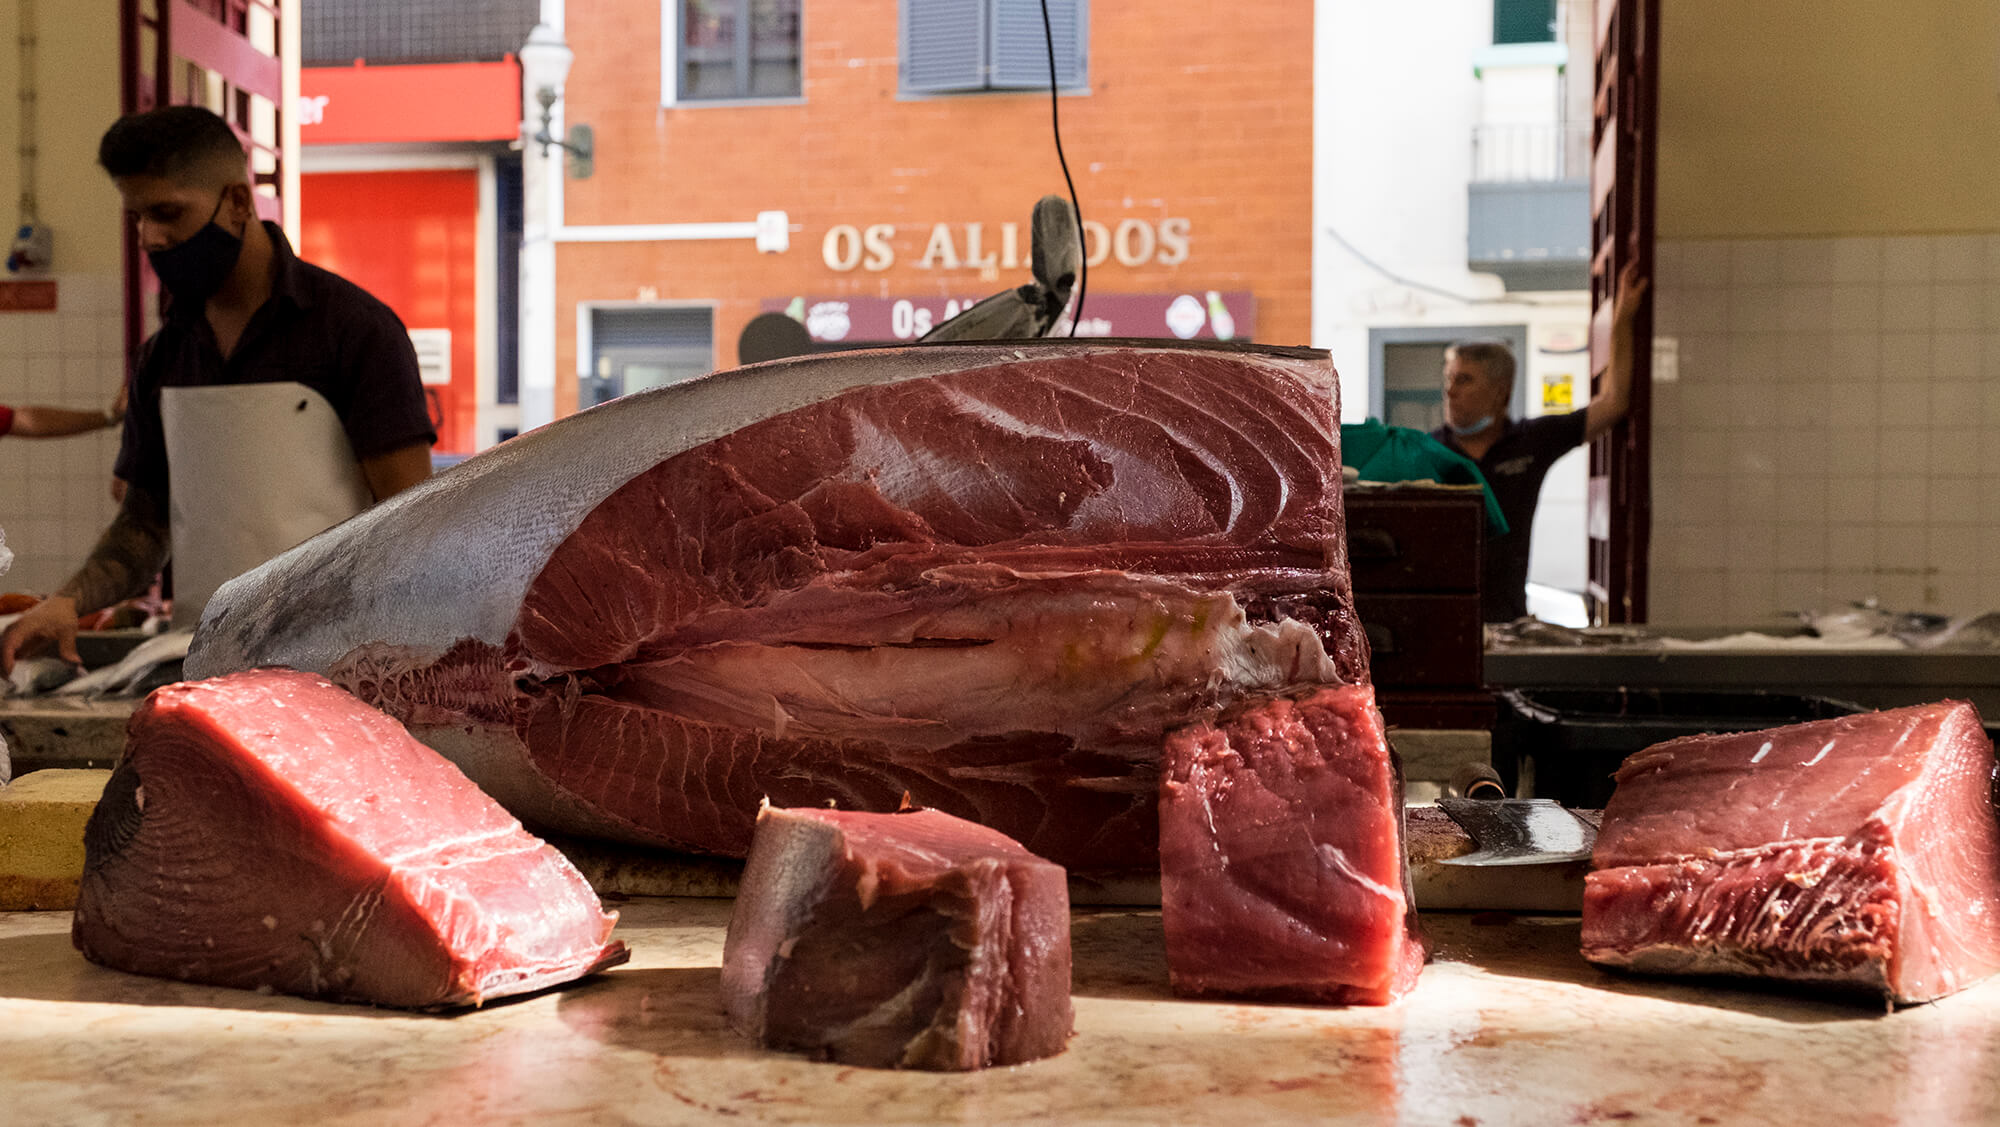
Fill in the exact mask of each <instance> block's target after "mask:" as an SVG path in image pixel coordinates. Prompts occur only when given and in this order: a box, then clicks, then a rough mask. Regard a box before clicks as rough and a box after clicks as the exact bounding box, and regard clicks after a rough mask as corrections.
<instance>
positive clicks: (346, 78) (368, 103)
mask: <svg viewBox="0 0 2000 1127" xmlns="http://www.w3.org/2000/svg"><path fill="white" fill-rule="evenodd" d="M299 101H300V103H301V104H300V106H299V139H300V141H301V142H302V143H303V144H307V145H353V144H365V143H381V142H389V141H508V140H512V139H513V138H515V137H517V136H519V135H520V132H521V68H520V65H519V64H518V63H516V62H515V61H514V60H513V59H511V58H510V59H507V60H505V61H502V62H497V63H425V64H418V65H411V66H386V67H371V66H367V65H365V64H362V63H356V64H355V65H353V66H351V67H306V68H303V69H302V70H300V72H299Z"/></svg>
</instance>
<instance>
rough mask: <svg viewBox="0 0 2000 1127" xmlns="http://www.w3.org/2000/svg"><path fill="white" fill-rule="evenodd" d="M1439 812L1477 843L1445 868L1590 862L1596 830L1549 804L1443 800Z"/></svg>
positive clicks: (1539, 800) (1529, 800)
mask: <svg viewBox="0 0 2000 1127" xmlns="http://www.w3.org/2000/svg"><path fill="white" fill-rule="evenodd" d="M1438 808H1439V809H1440V810H1443V811H1444V812H1445V813H1446V814H1447V815H1449V816H1450V818H1451V820H1452V821H1454V822H1457V823H1458V824H1459V827H1460V828H1461V829H1463V830H1464V831H1465V832H1466V833H1467V834H1468V835H1470V836H1471V838H1472V843H1473V845H1474V846H1475V847H1476V848H1475V849H1474V850H1473V851H1472V852H1471V853H1467V854H1465V855H1463V856H1459V857H1447V858H1443V859H1441V860H1440V862H1439V863H1440V864H1445V865H1548V864H1559V863H1567V862H1571V861H1587V860H1589V859H1590V851H1591V850H1592V849H1593V848H1595V847H1596V845H1597V827H1596V826H1593V825H1591V824H1590V823H1589V822H1587V821H1585V820H1584V819H1582V818H1579V817H1577V816H1576V814H1575V813H1573V812H1571V811H1570V810H1569V809H1568V808H1566V807H1564V806H1563V805H1562V804H1561V803H1559V802H1556V801H1554V800H1552V799H1547V798H1497V799H1495V798H1440V799H1438Z"/></svg>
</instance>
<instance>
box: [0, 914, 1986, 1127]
mask: <svg viewBox="0 0 2000 1127" xmlns="http://www.w3.org/2000/svg"><path fill="white" fill-rule="evenodd" d="M617 907H618V908H619V909H620V911H621V913H622V916H623V918H622V920H621V922H620V925H619V930H618V934H619V936H620V937H622V938H623V939H624V940H625V941H626V942H627V943H628V944H630V945H631V947H632V948H633V952H634V955H633V959H632V962H631V963H630V964H628V965H626V966H623V967H619V968H617V969H615V970H612V971H610V972H608V973H606V974H604V975H601V976H599V977H597V978H595V979H592V980H590V981H588V982H585V983H581V984H576V985H573V986H571V987H569V988H567V989H564V990H560V991H555V992H550V993H544V994H541V995H537V996H533V997H529V998H525V999H517V1000H511V1001H508V1002H502V1003H498V1004H495V1005H492V1006H489V1007H488V1008H486V1009H483V1010H477V1011H471V1012H466V1013H462V1014H458V1015H455V1016H425V1015H413V1014H405V1013H400V1012H396V1011H388V1010H371V1009H366V1008H360V1007H351V1006H337V1005H330V1004H322V1003H316V1002H308V1001H303V1000H300V999H294V998H285V997H270V996H260V995H257V994H253V993H248V992H244V991H234V990H222V989H214V988H209V987H199V986H189V985H184V984H181V983H174V982H167V981H163V980H156V979H147V978H139V977H134V976H130V975H124V974H120V973H117V972H115V971H109V970H104V969H102V968H99V967H96V966H93V965H91V964H89V963H86V962H85V961H84V960H83V958H82V957H81V956H80V955H78V954H77V953H76V951H75V950H73V949H72V948H71V946H70V942H69V916H68V914H67V913H10V914H0V1120H4V1121H5V1122H8V1123H20V1124H24V1125H26V1124H38V1125H39V1124H63V1123H93V1124H95V1123H117V1124H152V1123H161V1124H168V1123H220V1122H231V1123H235V1122H241V1123H257V1124H268V1123H307V1122H310V1123H331V1124H344V1123H355V1124H361V1123H367V1124H447V1125H450V1127H463V1125H470V1124H484V1123H509V1122H522V1123H529V1122H532V1123H536V1124H570V1123H629V1124H670V1123H716V1122H735V1123H762V1122H772V1123H824V1124H839V1123H869V1124H892V1123H980V1124H989V1123H1065V1124H1072V1123H1228V1124H1232V1125H1235V1124H1251V1123H1265V1122H1271V1123H1303V1122H1318V1123H1411V1124H1444V1125H1450V1127H1480V1125H1492V1124H1536V1125H1541V1124H1587V1123H1673V1124H1728V1125H1731V1127H1736V1125H1750V1124H1784V1125H1787V1127H1791V1125H1795V1124H1814V1123H1827V1124H1832V1123H1839V1124H1843V1125H1845V1124H1892V1123H1908V1124H1925V1125H1929V1124H1948V1123H1966V1122H1975V1121H1993V1120H1995V1119H1997V1118H2000V1082H1996V1081H1994V1080H1993V1078H1992V1076H1993V1073H1994V1070H1995V1068H1996V1065H2000V982H1993V983H1988V984H1987V985H1986V986H1983V987H1979V988H1975V989H1973V990H1971V991H1968V992H1966V993H1963V994H1960V995H1958V996H1956V997H1952V998H1948V999H1945V1000H1944V1001H1942V1002H1939V1003H1937V1004H1934V1005H1930V1006H1922V1007H1916V1008H1913V1009H1908V1010H1903V1011H1899V1012H1896V1013H1885V1012H1884V1011H1883V1010H1882V1009H1880V1008H1879V1007H1870V1006H1868V1005H1866V1004H1862V1005H1854V1004H1847V1003H1839V1002H1832V1001H1825V1000H1815V999H1811V998H1805V997H1799V996H1794V995H1785V994H1776V993H1768V992H1760V991H1755V990H1745V989H1738V988H1733V987H1729V986H1716V985H1709V986H1691V985H1685V984H1679V983H1671V982H1663V981H1653V980H1644V979H1636V978H1625V977H1619V976H1615V975H1613V974H1610V973H1608V972H1603V971H1599V970H1597V969H1595V968H1593V967H1590V966H1589V965H1587V964H1585V963H1584V962H1583V961H1582V960H1581V959H1580V958H1579V957H1578V956H1577V954H1576V947H1577V923H1576V921H1575V919H1574V918H1573V917H1572V918H1568V919H1563V918H1540V919H1537V918H1515V917H1506V916H1468V915H1464V914H1451V913H1431V914H1429V915H1427V916H1426V917H1425V927H1426V930H1427V932H1428V933H1429V935H1430V936H1431V940H1432V944H1433V947H1434V951H1435V956H1436V958H1435V961H1434V962H1433V963H1432V964H1431V965H1430V966H1429V967H1428V968H1427V969H1426V970H1425V972H1424V976H1423V979H1422V981H1421V983H1420V984H1419V986H1418V987H1417V989H1416V991H1415V992H1414V993H1412V994H1411V995H1410V996H1409V997H1408V998H1406V999H1404V1000H1403V1001H1402V1002H1401V1003H1399V1004H1397V1005H1395V1006H1389V1007H1383V1008H1354V1009H1314V1008H1304V1007H1289V1006H1269V1005H1226V1004H1215V1003H1193V1002H1182V1001H1178V1000H1175V999H1173V998H1172V997H1171V995H1170V994H1169V993H1168V992H1167V984H1166V963H1165V957H1164V954H1163V951H1162V944H1161V938H1160V930H1159V916H1158V913H1157V912H1153V911H1144V910H1121V909H1083V910H1079V911H1078V912H1077V913H1076V918H1075V925H1074V945H1075V956H1076V977H1075V991H1074V992H1075V996H1076V1015H1077V1017H1076V1036H1075V1038H1074V1039H1073V1040H1072V1041H1071V1042H1070V1047H1069V1049H1068V1051H1066V1052H1065V1053H1063V1054H1062V1055H1061V1056H1058V1057H1055V1058H1052V1059H1049V1060H1046V1061H1040V1062H1037V1063H1034V1064H1029V1065H1023V1066H1019V1067H1015V1068H1004V1069H993V1070H989V1071H986V1072H980V1073H970V1074H939V1073H910V1072H882V1071H871V1070H867V1069H856V1068H849V1067H844V1066H839V1065H831V1064H823V1063H817V1062H813V1061H808V1060H805V1059H802V1058H799V1057H795V1056H790V1055H785V1054H778V1053H769V1052H764V1051H761V1050H758V1049H755V1048H752V1047H751V1046H750V1045H749V1044H748V1043H747V1042H745V1041H743V1040H741V1039H739V1038H738V1037H736V1036H735V1035H734V1034H733V1033H731V1032H730V1030H729V1028H728V1026H727V1024H726V1023H725V1021H724V1019H723V1017H722V1014H721V1012H720V1004H719V1001H718V993H717V991H718V985H719V971H718V967H719V965H720V961H721V951H722V934H723V928H724V927H725V925H726V924H727V922H728V913H729V909H730V903H729V901H726V900H697V899H638V898H635V899H632V900H629V901H626V902H624V903H622V904H619V905H617Z"/></svg>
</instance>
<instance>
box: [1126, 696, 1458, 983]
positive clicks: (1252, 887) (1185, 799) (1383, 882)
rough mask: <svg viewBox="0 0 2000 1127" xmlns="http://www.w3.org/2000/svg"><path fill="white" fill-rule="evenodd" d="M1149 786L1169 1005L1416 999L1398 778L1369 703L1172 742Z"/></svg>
mask: <svg viewBox="0 0 2000 1127" xmlns="http://www.w3.org/2000/svg"><path fill="white" fill-rule="evenodd" d="M1161 771H1162V775H1163V778H1162V780H1161V787H1160V914H1161V920H1162V922H1163V923H1164V924H1165V926H1166V933H1167V968H1168V972H1169V976H1170V978H1171V981H1172V983H1173V988H1174V991H1175V993H1178V994H1186V995H1195V996H1201V995H1220V996H1226V997H1243V998H1265V999H1273V1000H1298V1001H1307V1002H1341V1003H1346V1002H1360V1003H1367V1004H1373V1005H1381V1004H1383V1003H1387V1002H1391V1001H1394V1000H1395V999H1396V998H1398V997H1400V996H1402V995H1403V994H1405V993H1407V992H1408V991H1409V990H1410V988H1411V987H1413V986H1415V985H1416V981H1417V974H1418V972H1419V971H1420V970H1422V969H1423V962H1424V950H1423V942H1422V940H1421V939H1420V938H1419V937H1418V935H1417V928H1416V918H1417V916H1416V908H1415V906H1414V905H1413V903H1412V902H1411V900H1410V891H1409V887H1410V882H1409V863H1408V861H1407V860H1406V855H1405V853H1404V849H1403V777H1402V770H1401V767H1400V765H1399V764H1398V763H1397V762H1396V758H1395V753H1394V752H1393V751H1391V750H1390V748H1389V742H1388V740H1387V738H1386V737H1385V736H1384V734H1383V730H1382V716H1381V713H1379V712H1377V711H1376V709H1375V691H1374V690H1373V689H1372V688H1370V687H1368V686H1366V685H1350V686H1342V687H1339V688H1328V689H1321V690H1319V691H1317V692H1315V693H1313V694H1311V695H1310V696H1307V697H1305V698H1303V699H1301V700H1297V701H1293V700H1284V699H1280V700H1274V701H1269V702H1266V703H1260V704H1255V705H1251V706H1247V707H1244V708H1241V709H1239V710H1236V711H1234V713H1233V714H1231V715H1228V716H1226V717H1224V718H1223V719H1222V720H1220V721H1218V722H1216V723H1214V724H1199V725H1196V726H1193V727H1190V728H1186V729H1183V730H1182V731H1179V732H1176V733H1174V734H1173V735H1172V736H1171V737H1169V738H1168V739H1167V742H1166V757H1165V761H1164V762H1163V763H1162V764H1161Z"/></svg>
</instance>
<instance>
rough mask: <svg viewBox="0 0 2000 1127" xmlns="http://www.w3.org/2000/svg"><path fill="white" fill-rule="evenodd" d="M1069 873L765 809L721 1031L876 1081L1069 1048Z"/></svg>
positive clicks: (1012, 852) (926, 836) (940, 820)
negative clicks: (866, 1073) (895, 1073)
mask: <svg viewBox="0 0 2000 1127" xmlns="http://www.w3.org/2000/svg"><path fill="white" fill-rule="evenodd" d="M1069 977H1070V956H1069V885H1068V883H1067V880H1066V877H1065V874H1064V873H1063V870H1062V867H1061V866H1059V865H1053V864H1050V863H1049V862H1047V861H1044V860H1042V859H1041V858H1039V857H1036V856H1035V855H1034V854H1032V853H1029V852H1028V851H1027V850H1025V849H1022V848H1021V847H1020V845H1019V844H1017V843H1015V842H1013V841H1011V840H1009V839H1008V838H1006V837H1005V836H1003V835H1001V834H998V833H995V832H994V831H992V830H989V829H987V828H985V827H984V826H975V825H973V824H972V823H970V822H967V821H964V820H962V819H959V818H954V817H952V816H951V815H949V814H941V813H938V812H937V811H935V810H911V811H906V812H903V813H897V814H860V813H850V812H846V811H835V810H779V809H776V808H771V807H766V808H765V809H764V811H763V812H762V813H761V814H760V815H759V816H758V818H757V835H756V841H755V843H754V844H753V845H752V846H751V849H750V862H749V864H748V865H747V866H745V868H744V872H743V883H742V886H741V889H740V890H739V891H738V893H737V897H736V912H735V915H734V916H733V917H731V919H730V921H729V937H728V940H727V941H726V943H725V945H724V947H723V953H722V990H723V996H724V998H725V999H726V1001H727V1003H728V1008H729V1018H730V1022H731V1024H733V1025H734V1026H735V1027H736V1028H737V1029H738V1030H739V1031H740V1032H742V1033H744V1034H747V1035H748V1036H751V1037H753V1038H755V1039H756V1040H757V1041H758V1043H759V1044H763V1045H767V1046H772V1047H776V1048H786V1049H798V1050H802V1051H805V1052H809V1053H813V1054H814V1055H816V1056H820V1057H822V1058H825V1059H828V1060H836V1061H840V1062H842V1063H845V1064H857V1065H866V1066H870V1067H875V1068H927V1069H939V1070H946V1069H972V1068H985V1067H987V1066H989V1065H996V1064H1019V1063H1021V1062H1022V1061H1029V1060H1037V1059H1039V1058H1041V1057H1046V1056H1052V1055H1054V1054H1056V1053H1059V1052H1061V1051H1062V1049H1063V1045H1064V1044H1065V1043H1066V1042H1067V1041H1068V1040H1069V1034H1070V1026H1071V1016H1072V1015H1071V1010H1070V1000H1069Z"/></svg>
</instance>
